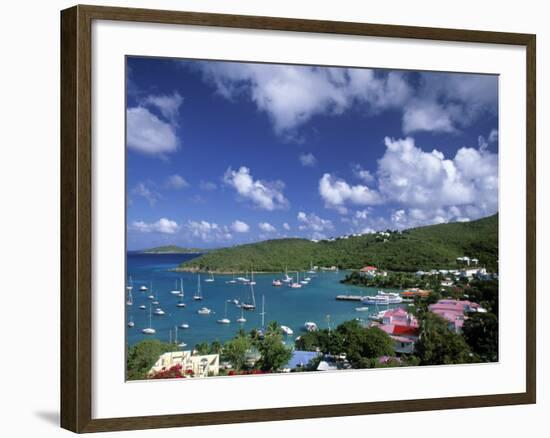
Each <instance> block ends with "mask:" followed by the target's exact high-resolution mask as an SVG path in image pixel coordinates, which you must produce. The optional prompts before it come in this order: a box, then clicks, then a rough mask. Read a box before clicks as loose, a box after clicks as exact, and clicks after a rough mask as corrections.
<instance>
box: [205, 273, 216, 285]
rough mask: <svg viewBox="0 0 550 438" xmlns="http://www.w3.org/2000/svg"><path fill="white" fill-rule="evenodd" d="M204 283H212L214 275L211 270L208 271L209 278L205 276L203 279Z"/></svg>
mask: <svg viewBox="0 0 550 438" xmlns="http://www.w3.org/2000/svg"><path fill="white" fill-rule="evenodd" d="M204 282H205V283H213V282H214V276H213V275H212V272H211V273H210V278H207V279H205V280H204Z"/></svg>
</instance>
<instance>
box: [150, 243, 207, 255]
mask: <svg viewBox="0 0 550 438" xmlns="http://www.w3.org/2000/svg"><path fill="white" fill-rule="evenodd" d="M139 252H140V253H141V254H202V253H205V252H207V250H205V249H199V248H185V247H181V246H176V245H165V246H157V247H155V248H148V249H143V250H141V251H139Z"/></svg>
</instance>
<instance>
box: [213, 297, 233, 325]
mask: <svg viewBox="0 0 550 438" xmlns="http://www.w3.org/2000/svg"><path fill="white" fill-rule="evenodd" d="M216 322H217V323H218V324H230V323H231V321H230V320H229V318H228V317H227V301H226V302H225V314H224V317H223V318H222V319H218V321H216Z"/></svg>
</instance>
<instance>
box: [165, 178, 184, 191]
mask: <svg viewBox="0 0 550 438" xmlns="http://www.w3.org/2000/svg"><path fill="white" fill-rule="evenodd" d="M166 186H167V187H168V188H171V189H184V188H186V187H189V183H188V182H187V181H186V179H185V178H184V177H182V176H181V175H178V174H175V175H170V176H169V177H168V178H167V179H166Z"/></svg>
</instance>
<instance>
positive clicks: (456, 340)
mask: <svg viewBox="0 0 550 438" xmlns="http://www.w3.org/2000/svg"><path fill="white" fill-rule="evenodd" d="M415 350H416V351H415V353H416V355H417V356H418V357H419V359H420V365H446V364H458V363H468V362H472V356H471V352H470V348H469V347H468V344H467V343H466V341H465V340H464V338H463V337H462V336H461V335H458V334H456V333H453V332H452V331H451V330H450V329H449V324H448V322H447V321H446V320H444V319H443V318H441V317H440V316H438V315H436V314H434V313H431V312H426V313H423V314H422V315H421V320H420V339H419V340H418V342H417V343H416V345H415Z"/></svg>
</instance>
